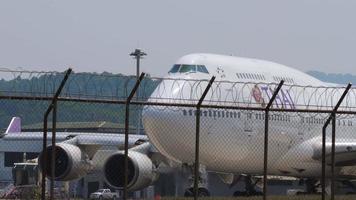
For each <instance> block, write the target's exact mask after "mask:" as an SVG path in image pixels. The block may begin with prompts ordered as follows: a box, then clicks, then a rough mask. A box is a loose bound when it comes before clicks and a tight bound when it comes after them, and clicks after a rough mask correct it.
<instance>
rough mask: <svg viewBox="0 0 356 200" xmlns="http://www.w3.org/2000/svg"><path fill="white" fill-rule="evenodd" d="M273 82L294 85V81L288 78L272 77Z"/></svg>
mask: <svg viewBox="0 0 356 200" xmlns="http://www.w3.org/2000/svg"><path fill="white" fill-rule="evenodd" d="M273 80H274V81H277V82H281V81H282V80H284V81H285V82H286V83H291V84H295V82H294V79H292V78H289V77H280V76H273Z"/></svg>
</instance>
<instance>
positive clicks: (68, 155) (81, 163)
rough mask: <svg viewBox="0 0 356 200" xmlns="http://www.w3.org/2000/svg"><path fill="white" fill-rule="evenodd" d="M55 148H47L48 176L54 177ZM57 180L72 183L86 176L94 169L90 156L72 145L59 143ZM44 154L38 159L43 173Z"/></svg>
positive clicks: (56, 166) (56, 148)
mask: <svg viewBox="0 0 356 200" xmlns="http://www.w3.org/2000/svg"><path fill="white" fill-rule="evenodd" d="M52 148H53V146H49V147H47V160H46V169H45V170H46V174H47V177H49V178H51V177H52V172H51V170H52V168H51V159H52ZM55 151H56V153H55V162H54V163H55V168H54V169H55V172H54V174H55V180H56V181H70V180H73V179H77V178H80V177H83V176H85V175H86V174H87V173H88V172H89V171H90V170H91V169H92V168H93V167H92V165H91V163H90V161H89V159H88V156H87V155H86V154H85V153H84V152H83V151H82V150H81V149H80V148H79V147H78V146H75V145H72V144H66V143H57V144H56V147H55ZM43 162H44V160H43V152H42V153H41V154H40V156H39V158H38V166H39V168H40V170H41V172H43V170H44V169H43Z"/></svg>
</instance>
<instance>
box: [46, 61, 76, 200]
mask: <svg viewBox="0 0 356 200" xmlns="http://www.w3.org/2000/svg"><path fill="white" fill-rule="evenodd" d="M71 72H72V69H71V68H69V69H68V70H67V71H66V73H65V76H64V78H63V80H62V82H61V84H60V85H59V87H58V89H57V91H56V93H55V94H54V96H53V98H52V102H51V104H50V105H49V106H48V108H47V110H46V112H45V114H44V119H43V141H42V142H43V146H42V148H43V149H42V153H43V154H42V156H43V157H42V159H43V166H41V168H42V183H41V199H42V200H45V199H46V176H47V163H46V161H47V157H48V156H47V132H48V126H47V125H48V116H49V114H50V112H51V111H52V110H53V109H54V110H55V111H54V112H53V118H52V159H51V175H52V178H51V188H50V189H51V190H50V199H53V191H54V176H53V174H54V172H55V169H54V161H55V160H54V159H55V158H54V157H55V144H56V120H57V119H56V118H57V117H56V113H57V112H56V110H57V100H58V97H59V95H60V94H61V92H62V90H63V87H64V85H65V83H66V82H67V80H68V77H69V75H70V73H71ZM53 144H54V146H53Z"/></svg>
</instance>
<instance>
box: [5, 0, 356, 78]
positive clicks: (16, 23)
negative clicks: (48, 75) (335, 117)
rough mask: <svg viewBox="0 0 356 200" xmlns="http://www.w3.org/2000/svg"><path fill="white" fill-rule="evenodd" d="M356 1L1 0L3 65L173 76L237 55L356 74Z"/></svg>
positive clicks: (306, 68)
mask: <svg viewBox="0 0 356 200" xmlns="http://www.w3.org/2000/svg"><path fill="white" fill-rule="evenodd" d="M355 9H356V1H352V0H334V1H331V0H279V1H277V0H268V1H264V0H244V1H242V0H230V1H228V0H219V1H208V0H195V1H193V0H177V1H169V0H159V1H155V0H150V1H147V0H142V1H123V0H122V1H119V0H115V1H114V0H111V1H110V0H105V1H89V0H70V1H69V0H57V1H54V0H42V1H35V0H33V1H23V0H0V68H1V67H8V68H12V69H15V68H20V67H21V68H23V69H27V70H58V71H63V70H64V69H66V68H67V67H68V66H72V67H73V68H74V70H75V71H96V72H102V71H109V72H113V73H124V74H135V62H134V60H132V59H131V58H130V57H129V56H128V54H129V53H130V52H131V51H133V50H134V49H135V48H137V47H140V48H142V49H144V50H145V51H146V52H147V54H148V56H147V58H146V59H145V60H143V63H142V70H144V71H146V72H149V73H151V74H152V75H154V76H162V75H165V74H166V72H167V71H168V70H169V68H170V67H171V65H172V64H173V63H174V62H175V61H176V60H177V58H179V57H180V56H182V55H184V54H188V53H193V52H206V53H221V54H233V55H236V56H245V57H253V58H260V59H266V60H271V61H275V62H278V63H281V64H285V65H289V66H292V67H295V68H298V69H300V70H303V71H307V70H320V71H324V72H340V73H353V74H356V72H354V70H355V69H356V56H355V55H356V26H355V19H356V12H355Z"/></svg>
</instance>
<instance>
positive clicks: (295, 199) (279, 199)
mask: <svg viewBox="0 0 356 200" xmlns="http://www.w3.org/2000/svg"><path fill="white" fill-rule="evenodd" d="M190 199H193V198H178V197H177V198H174V197H162V198H161V200H190ZM199 199H200V200H262V197H261V196H258V197H202V198H199ZM267 199H268V200H321V196H320V195H315V196H311V195H309V196H268V197H267ZM326 199H327V200H328V199H330V197H328V196H327V197H326ZM335 200H356V195H347V196H335Z"/></svg>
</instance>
